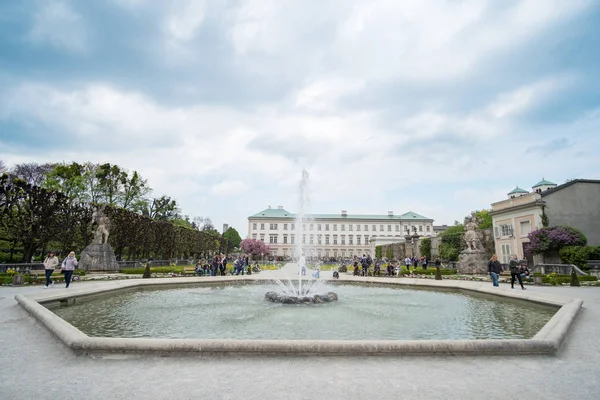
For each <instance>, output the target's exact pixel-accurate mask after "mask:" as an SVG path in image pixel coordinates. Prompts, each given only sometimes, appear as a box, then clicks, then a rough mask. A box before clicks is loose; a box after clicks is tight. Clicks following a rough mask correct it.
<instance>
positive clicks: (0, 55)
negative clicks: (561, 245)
mask: <svg viewBox="0 0 600 400" xmlns="http://www.w3.org/2000/svg"><path fill="white" fill-rule="evenodd" d="M599 38H600V3H599V2H597V1H582V0H564V1H551V0H532V1H516V0H510V1H508V0H498V1H485V0H473V1H470V0H447V1H433V0H415V1H396V0H384V1H375V0H355V1H354V0H352V1H351V0H331V1H322V0H314V1H313V0H286V1H279V0H231V1H229V0H227V1H226V0H215V1H211V0H206V1H204V0H193V1H192V0H173V1H168V2H167V1H161V0H156V1H152V0H97V1H93V0H89V1H83V0H79V1H77V0H71V1H68V0H62V1H59V0H19V1H8V0H5V1H1V2H0V159H1V160H4V162H5V163H6V164H7V165H8V166H11V165H14V164H16V163H23V162H38V163H42V162H48V161H52V162H56V161H67V162H70V161H85V160H90V161H93V162H99V163H100V162H111V163H116V164H119V165H120V166H122V167H125V168H127V169H129V170H137V171H139V172H140V173H141V175H142V176H143V177H145V178H147V179H148V181H149V184H150V186H151V187H153V188H154V194H155V195H156V196H159V195H161V194H167V195H170V196H171V197H174V198H175V199H177V201H178V202H179V203H180V205H181V208H182V211H183V213H184V214H187V215H190V216H191V217H193V216H208V217H211V218H212V220H213V222H214V223H215V225H216V226H217V227H220V226H221V224H222V223H224V222H225V223H229V224H230V225H232V226H234V227H235V228H237V229H238V230H239V231H240V233H241V234H242V235H243V236H244V235H245V234H246V229H247V226H246V222H247V221H246V218H247V216H248V215H251V214H254V213H256V212H258V211H261V210H262V209H264V208H266V207H267V206H268V205H271V206H273V207H276V206H278V205H283V206H284V207H285V208H286V209H288V210H289V211H292V212H294V211H296V210H297V208H298V206H297V203H298V201H297V199H298V181H299V180H300V177H301V170H302V168H303V167H304V168H306V169H307V170H308V171H309V173H310V179H311V201H312V204H311V209H312V211H313V212H315V213H337V212H339V211H340V210H341V209H345V210H348V212H349V213H370V214H374V213H381V214H386V213H387V211H389V210H393V211H394V212H395V213H397V214H400V213H404V212H407V211H409V210H411V211H414V212H417V213H420V214H423V215H426V216H428V217H430V218H434V219H435V221H436V222H435V223H436V224H443V223H449V224H451V223H452V222H453V221H454V220H462V218H463V217H464V216H465V215H466V214H468V213H469V212H470V211H471V210H474V209H482V208H488V207H489V206H490V203H492V202H494V201H498V200H501V199H503V198H504V197H505V194H506V193H507V192H508V191H510V190H511V189H513V188H514V187H515V186H516V185H519V186H521V187H525V188H530V187H531V185H533V184H535V183H536V182H537V181H539V180H540V179H541V178H542V177H544V178H546V179H549V180H552V181H554V182H556V183H559V184H560V183H564V182H565V181H566V180H567V179H572V178H595V179H599V178H600V168H599V167H598V161H597V159H598V149H600V134H599V131H600V79H598V71H599V70H598V64H599V62H600V46H599V45H598V43H599V40H600V39H599Z"/></svg>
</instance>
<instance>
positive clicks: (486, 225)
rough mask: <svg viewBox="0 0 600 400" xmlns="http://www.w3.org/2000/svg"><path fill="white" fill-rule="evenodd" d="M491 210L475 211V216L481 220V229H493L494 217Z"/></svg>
mask: <svg viewBox="0 0 600 400" xmlns="http://www.w3.org/2000/svg"><path fill="white" fill-rule="evenodd" d="M490 211H491V210H479V211H475V215H476V216H477V218H479V219H480V220H481V223H480V224H479V227H478V228H479V229H491V228H492V226H493V223H492V216H491V215H490Z"/></svg>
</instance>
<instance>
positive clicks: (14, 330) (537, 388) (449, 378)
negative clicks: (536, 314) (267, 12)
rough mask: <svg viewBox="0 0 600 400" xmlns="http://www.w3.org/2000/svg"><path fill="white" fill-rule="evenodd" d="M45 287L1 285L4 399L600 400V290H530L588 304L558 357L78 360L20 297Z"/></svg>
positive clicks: (0, 368) (0, 382)
mask: <svg viewBox="0 0 600 400" xmlns="http://www.w3.org/2000/svg"><path fill="white" fill-rule="evenodd" d="M75 284H80V285H86V284H98V283H87V282H82V283H75ZM37 290H43V289H42V288H41V287H20V288H18V287H16V288H11V287H0V348H1V349H2V355H1V357H0V371H1V376H0V399H1V400H8V399H37V400H43V399H61V400H67V399H90V400H91V399H166V398H169V399H244V400H252V399H286V400H293V399H303V400H306V399H317V398H322V399H328V400H331V399H369V400H374V399H413V398H414V399H485V400H492V399H527V400H532V399H568V398H571V399H578V400H579V399H581V400H583V399H594V400H595V399H598V398H599V397H600V367H598V365H599V364H600V346H598V333H600V289H599V288H592V287H582V288H570V287H530V288H529V290H534V291H541V292H550V293H553V294H557V295H563V296H571V297H579V298H581V299H583V300H584V302H585V303H584V305H583V308H582V310H581V311H580V313H579V315H578V317H577V319H576V321H575V323H574V325H573V327H572V329H571V332H570V333H569V335H568V336H567V338H566V340H565V342H564V343H563V346H562V348H561V350H560V351H559V353H558V354H557V355H556V356H551V357H549V356H539V357H529V356H527V357H518V356H515V355H511V354H507V355H506V356H496V357H454V356H446V357H398V358H391V357H390V358H382V357H368V358H365V357H357V358H351V357H347V358H346V357H344V358H342V357H339V358H317V357H308V358H289V357H279V358H272V357H271V358H256V357H248V358H234V357H210V358H201V357H163V358H158V357H145V356H141V357H137V358H132V357H130V356H128V357H124V356H123V357H121V356H116V355H115V356H111V357H105V358H90V357H85V356H76V355H74V354H73V353H72V352H71V351H70V350H69V349H68V348H66V347H65V346H63V344H62V343H61V342H60V341H59V340H58V339H57V338H55V337H54V336H53V335H52V334H51V333H49V332H48V331H47V330H46V329H45V328H44V327H42V326H41V325H39V324H38V323H37V322H36V321H35V320H34V319H33V318H31V317H30V316H29V315H28V314H27V313H26V312H25V311H24V310H23V309H21V307H20V306H19V305H18V304H17V303H16V301H15V300H14V296H15V295H16V294H17V293H31V292H34V291H37ZM500 290H510V288H509V287H508V285H502V287H501V288H500Z"/></svg>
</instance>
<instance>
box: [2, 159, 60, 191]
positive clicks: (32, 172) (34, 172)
mask: <svg viewBox="0 0 600 400" xmlns="http://www.w3.org/2000/svg"><path fill="white" fill-rule="evenodd" d="M53 169H54V164H48V163H47V164H38V163H25V164H17V165H15V166H14V168H13V169H12V170H11V171H10V175H12V176H13V177H15V178H20V179H23V180H24V181H25V182H27V183H29V184H30V185H34V186H41V185H42V183H44V181H45V180H46V175H47V174H48V173H49V172H50V171H52V170H53Z"/></svg>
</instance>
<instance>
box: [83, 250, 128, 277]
mask: <svg viewBox="0 0 600 400" xmlns="http://www.w3.org/2000/svg"><path fill="white" fill-rule="evenodd" d="M79 268H81V269H82V270H83V271H86V272H88V271H98V272H119V264H118V263H117V258H116V257H115V253H114V252H113V249H112V247H110V244H108V243H92V244H90V245H89V246H87V247H86V248H85V249H84V250H83V251H82V252H81V257H80V259H79Z"/></svg>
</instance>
